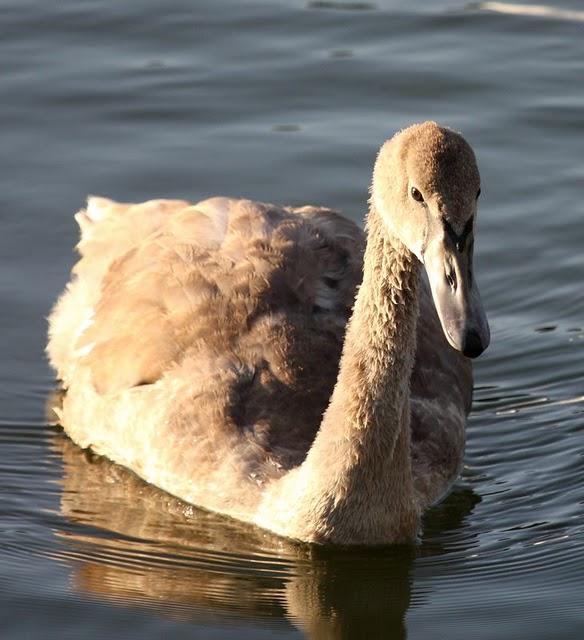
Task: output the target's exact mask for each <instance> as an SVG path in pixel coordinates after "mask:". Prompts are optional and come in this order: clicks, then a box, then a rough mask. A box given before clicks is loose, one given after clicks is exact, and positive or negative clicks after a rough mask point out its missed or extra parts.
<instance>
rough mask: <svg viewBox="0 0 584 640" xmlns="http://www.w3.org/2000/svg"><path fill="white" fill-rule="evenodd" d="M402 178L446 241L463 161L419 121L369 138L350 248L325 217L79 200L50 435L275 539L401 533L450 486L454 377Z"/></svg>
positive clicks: (208, 204) (421, 228)
mask: <svg viewBox="0 0 584 640" xmlns="http://www.w3.org/2000/svg"><path fill="white" fill-rule="evenodd" d="M392 172H393V174H392ZM401 174H403V176H405V178H404V179H405V185H406V186H405V194H406V195H405V198H406V200H404V202H406V204H403V203H401V204H400V202H399V198H398V197H397V196H396V193H397V192H398V191H399V192H400V196H399V197H400V198H401V197H402V195H403V194H401V191H404V188H403V185H402V186H401V187H400V186H396V185H397V182H399V180H398V179H397V178H399V176H400V175H401ZM414 174H415V175H416V180H417V181H418V182H419V184H420V185H421V186H420V189H423V190H424V192H425V193H427V194H428V198H427V199H426V202H427V204H425V205H424V206H425V207H426V212H428V211H431V210H432V207H434V206H435V207H436V211H438V214H439V215H441V216H442V217H443V218H444V219H446V220H447V221H448V222H449V224H450V226H451V227H453V228H454V229H456V231H457V232H459V230H460V229H462V228H463V227H464V225H465V224H466V221H467V219H468V216H469V214H471V215H472V214H473V213H474V196H475V194H476V191H477V188H478V171H477V170H476V165H475V164H474V155H473V154H472V151H471V150H470V147H468V145H467V144H466V142H464V140H463V139H462V138H461V137H460V136H459V135H458V134H455V133H454V132H451V131H449V130H447V129H442V128H440V127H438V126H437V125H436V124H434V123H425V124H424V125H417V126H415V127H412V128H410V129H407V130H405V131H403V132H401V133H400V134H399V135H398V136H396V137H394V138H393V139H392V141H391V142H389V143H387V144H386V145H385V146H384V147H383V148H382V151H381V152H380V155H379V158H378V161H377V163H376V171H375V174H374V182H373V187H372V205H371V209H370V213H369V216H368V240H367V248H366V249H365V235H364V234H363V232H362V231H361V230H360V229H359V228H358V227H357V226H356V225H355V224H353V223H352V222H350V221H349V220H347V219H346V218H344V217H342V216H341V215H340V214H338V213H335V212H333V211H330V210H328V209H322V208H316V207H302V208H286V207H279V206H275V205H268V204H263V203H258V202H252V201H249V200H233V199H228V198H212V199H210V200H206V201H203V202H200V203H198V204H195V205H191V204H189V203H188V202H184V201H168V200H157V201H156V200H155V201H150V202H146V203H143V204H138V205H123V204H118V203H114V202H112V201H110V200H106V199H103V198H90V199H89V201H88V206H87V209H86V210H85V211H81V212H79V213H78V214H77V216H76V218H77V220H78V222H79V224H80V226H81V232H82V235H81V241H80V243H79V245H78V249H79V252H80V254H81V259H80V260H79V262H78V263H77V265H76V266H75V267H74V269H73V278H72V280H71V282H70V283H69V285H68V286H67V289H66V291H65V293H64V294H63V296H62V297H61V298H60V300H59V301H58V303H57V305H56V306H55V309H54V310H53V313H52V315H51V318H50V340H49V345H48V353H49V357H50V360H51V363H52V364H53V366H54V367H55V369H56V371H57V373H58V375H59V377H60V378H61V380H62V381H63V384H64V386H65V388H66V389H67V394H66V396H65V400H64V403H63V407H62V409H61V422H62V424H63V426H64V428H65V430H66V432H67V433H68V434H69V435H70V437H71V438H72V439H73V440H74V441H75V442H76V443H77V444H79V445H80V446H82V447H91V448H92V449H93V450H94V451H96V452H97V453H100V454H103V455H106V456H107V457H109V458H111V459H112V460H114V461H116V462H118V463H120V464H123V465H125V466H127V467H128V468H130V469H132V470H133V471H135V472H136V473H137V474H139V475H141V476H142V477H143V478H145V479H146V480H147V481H149V482H151V483H153V484H155V485H157V486H159V487H161V488H162V489H165V490H166V491H168V492H170V493H172V494H174V495H176V496H178V497H180V498H182V499H184V500H186V501H188V502H191V503H193V504H196V505H200V506H202V507H205V508H207V509H210V510H213V511H217V512H220V513H224V514H227V515H231V516H233V517H236V518H240V519H243V520H247V521H251V522H255V523H256V524H259V525H260V526H263V527H266V528H268V529H271V530H273V531H275V532H277V533H280V534H282V535H285V536H289V537H294V538H298V539H301V540H307V541H313V542H338V543H346V544H351V543H362V544H375V543H384V542H393V541H399V540H404V539H408V538H411V537H412V536H415V535H416V533H417V531H418V528H419V519H420V513H421V510H422V509H423V508H424V507H425V506H427V505H428V504H430V503H431V502H433V501H435V500H436V499H437V498H439V497H440V496H441V495H442V494H443V493H444V492H445V491H446V490H447V489H448V487H449V485H450V484H451V483H452V481H453V480H454V479H455V478H456V476H457V474H458V471H459V468H460V464H461V460H462V453H463V449H464V423H465V416H466V413H467V412H468V410H469V407H470V399H471V393H472V379H471V368H470V364H469V361H468V360H467V359H466V358H464V357H463V356H462V355H460V354H459V353H457V352H456V351H455V350H454V349H452V347H450V346H449V344H448V342H447V340H446V338H445V337H444V334H443V332H442V330H441V328H440V320H439V319H438V316H437V314H436V311H435V309H434V305H433V303H432V296H431V294H430V292H429V289H428V287H427V285H426V284H424V283H423V282H421V283H418V280H419V277H418V272H419V261H418V258H419V257H421V258H422V259H424V247H423V244H424V243H426V244H427V245H428V246H430V247H431V245H430V244H428V243H430V242H431V241H432V238H433V235H432V234H430V232H429V229H430V228H431V221H429V218H428V215H429V214H428V213H426V215H425V216H423V215H422V214H420V212H419V211H418V210H417V209H415V210H414V209H412V212H413V214H412V215H408V214H407V213H408V212H407V211H406V210H407V207H408V206H410V205H411V203H410V202H409V200H408V198H409V190H410V186H409V184H410V183H409V181H408V180H410V178H411V176H412V175H414ZM408 176H409V177H408ZM402 182H403V180H402ZM400 184H401V183H400ZM392 185H393V186H392ZM392 189H393V190H395V193H394V192H393V191H392ZM469 194H472V197H471V196H470V195H469ZM434 202H435V203H436V204H435V205H434V204H432V203H434ZM432 224H433V223H432ZM442 234H443V235H445V234H444V233H443V232H442ZM445 237H446V236H445ZM444 242H446V240H444ZM364 250H365V253H364ZM449 251H450V249H449ZM470 252H471V255H470V259H471V258H472V247H470ZM445 255H446V254H445ZM416 256H418V257H416ZM448 259H450V258H448ZM461 259H462V258H461ZM457 264H458V263H457ZM469 264H470V262H469ZM457 269H458V267H457ZM469 272H470V267H469ZM457 273H459V271H457ZM459 275H460V277H462V276H463V275H464V274H462V272H461V273H460V274H459ZM361 280H363V283H362V285H361V287H360V288H359V289H358V285H359V283H360V282H361ZM431 283H432V280H431ZM437 286H438V285H437ZM440 286H441V285H440ZM475 288H476V287H475ZM460 289H461V290H462V286H461V287H460ZM357 290H358V291H359V293H358V295H357V299H356V301H355V294H356V291H357ZM433 292H434V285H433ZM437 295H439V296H443V295H444V294H443V292H439V293H438V294H436V293H434V297H435V299H436V296H437ZM476 295H477V296H478V293H477V294H476ZM440 304H442V303H440ZM465 304H466V303H465ZM469 304H470V303H469ZM353 305H354V311H353V312H352V308H353ZM467 306H468V305H467ZM418 307H419V319H418ZM351 314H352V319H351V320H350V322H349V323H348V321H349V319H350V318H351ZM347 323H348V324H347ZM448 323H449V321H448V319H447V320H444V319H443V321H442V324H443V326H445V327H447V326H451V325H450V324H448ZM452 326H454V325H452ZM457 326H458V325H457ZM445 331H446V332H447V333H448V335H449V336H450V341H451V342H453V341H455V340H456V338H453V337H452V335H454V333H455V330H454V329H452V328H451V329H448V328H445ZM451 334H452V335H451ZM416 336H417V347H416ZM455 346H456V345H455ZM416 349H417V350H416ZM414 354H415V357H414Z"/></svg>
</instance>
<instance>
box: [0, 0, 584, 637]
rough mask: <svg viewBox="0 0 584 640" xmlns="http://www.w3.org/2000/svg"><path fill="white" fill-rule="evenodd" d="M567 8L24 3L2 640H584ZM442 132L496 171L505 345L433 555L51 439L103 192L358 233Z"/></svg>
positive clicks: (495, 233)
mask: <svg viewBox="0 0 584 640" xmlns="http://www.w3.org/2000/svg"><path fill="white" fill-rule="evenodd" d="M542 7H543V5H540V6H539V7H535V8H534V7H533V6H527V7H526V6H523V9H522V7H521V5H509V4H501V3H486V4H481V3H465V2H462V1H461V0H449V1H446V0H444V1H443V0H438V1H436V2H422V1H419V0H418V1H414V2H412V1H406V0H395V1H391V0H376V1H373V2H367V1H357V2H353V1H349V0H347V1H346V2H345V1H339V2H335V1H327V0H323V1H312V2H306V1H305V0H271V1H268V0H265V1H250V2H247V1H243V0H213V1H211V0H198V1H196V2H194V1H188V0H167V2H164V3H162V2H154V1H153V0H142V2H134V3H129V2H114V1H113V0H75V1H74V0H59V2H49V3H47V2H41V1H40V0H11V1H7V0H1V1H0V30H1V37H0V60H1V61H2V75H1V76H0V84H1V87H2V99H1V100H0V119H1V122H2V125H3V127H2V128H3V135H2V147H1V151H0V154H1V157H2V162H1V167H2V171H1V172H0V201H1V206H0V222H1V230H0V305H1V306H0V628H1V629H2V632H1V633H2V638H3V640H8V639H15V640H16V639H18V640H22V639H24V638H27V639H28V638H31V639H35V640H36V639H39V640H40V639H42V640H45V639H53V638H55V639H57V638H59V639H62V638H75V639H77V638H80V637H83V638H88V639H92V638H95V639H98V638H100V639H101V638H108V637H109V638H128V639H133V638H140V640H144V639H148V638H160V637H162V634H169V636H168V637H172V638H204V639H209V638H210V639H225V638H244V639H245V638H250V639H256V638H259V639H261V638H301V637H303V636H304V635H306V636H308V637H311V638H319V639H320V638H323V639H324V638H357V639H359V638H367V639H369V638H406V637H407V638H409V639H410V640H412V639H435V638H448V639H449V640H453V639H454V640H456V639H459V638H460V639H465V640H466V639H468V638H473V639H489V640H491V639H498V638H500V639H504V640H509V639H519V638H521V639H523V638H525V639H530V640H536V639H556V638H561V639H562V640H569V639H572V638H573V639H580V638H582V637H584V473H583V472H584V397H583V395H582V394H583V393H584V384H583V382H584V363H583V356H584V297H583V296H582V284H581V283H582V280H583V278H584V264H583V259H582V247H583V246H584V224H582V219H583V216H584V204H583V196H584V7H583V6H582V3H581V2H579V1H578V0H561V1H560V0H558V1H557V2H555V1H554V2H550V3H549V4H548V5H546V7H543V8H542ZM428 118H433V119H436V120H438V121H440V122H441V123H443V124H446V125H449V126H452V127H454V128H456V129H459V130H461V131H463V132H464V134H465V135H466V137H467V138H468V140H469V141H470V142H471V144H472V145H473V146H474V148H475V150H476V153H477V156H478V159H479V164H480V167H481V171H482V177H483V196H482V198H481V206H480V208H481V217H480V224H479V231H478V239H477V249H476V251H477V262H478V264H477V273H478V277H479V280H480V284H481V287H482V293H483V299H484V302H485V306H486V308H487V311H488V313H489V317H490V320H491V327H492V334H493V336H492V345H491V347H490V349H489V351H488V352H487V353H486V354H485V356H484V357H482V358H481V359H480V360H479V361H478V362H477V365H476V394H475V403H474V409H473V412H472V415H471V417H470V420H469V425H468V447H467V454H466V465H465V468H464V472H463V475H462V478H461V479H460V481H459V482H458V483H457V484H456V487H455V489H454V491H453V492H452V494H451V495H450V497H449V498H448V499H446V500H445V501H444V502H443V503H442V504H441V505H440V506H438V507H437V508H435V509H434V510H432V511H431V512H430V513H429V514H428V516H427V517H426V519H425V530H424V535H423V538H422V540H421V542H420V544H417V545H412V546H408V547H401V548H400V547H395V548H391V547H389V548H384V549H375V550H353V551H346V550H334V549H332V550H331V549H312V548H307V547H304V546H300V545H294V544H291V543H288V542H285V541H282V540H278V539H277V538H274V537H272V536H270V535H269V534H266V533H263V532H261V531H259V530H255V529H253V528H249V527H246V526H244V525H239V524H237V523H234V522H231V521H226V520H223V519H221V518H219V517H216V516H212V515H209V514H205V513H201V512H199V511H197V510H196V509H194V508H187V507H185V506H184V505H182V504H181V503H179V502H178V501H174V500H173V499H171V498H169V497H168V496H166V495H165V494H163V493H161V492H159V491H156V490H154V489H152V488H150V487H148V486H146V485H145V484H143V483H142V482H140V481H139V480H137V479H136V478H135V477H134V476H132V474H130V473H129V472H127V471H124V470H123V469H121V468H119V467H116V466H114V465H112V464H110V463H108V462H106V461H104V460H101V459H98V458H95V457H92V456H91V455H88V454H86V453H83V452H82V451H80V450H79V449H77V448H76V447H75V446H74V445H72V444H71V443H70V442H69V441H68V440H67V439H66V438H65V437H63V436H62V435H61V434H60V433H59V431H58V430H57V429H55V428H54V427H50V426H47V419H46V417H45V403H46V399H47V395H48V394H49V393H50V391H51V389H52V384H53V383H52V376H51V373H50V371H49V369H48V367H47V364H46V362H45V360H44V355H43V348H44V344H45V332H46V323H45V316H46V315H47V313H48V310H49V308H50V305H51V304H52V302H53V300H54V299H55V297H56V296H57V294H58V293H59V292H60V291H61V289H62V287H63V285H64V283H65V281H66V279H67V274H68V270H69V268H70V266H71V264H72V262H73V260H74V255H73V253H72V247H73V246H74V244H75V242H76V238H77V229H76V225H75V223H74V221H73V219H72V214H73V212H74V211H75V210H76V209H78V208H79V207H80V206H82V204H83V200H84V198H85V196H86V195H87V194H88V193H96V194H100V195H109V196H111V197H114V198H117V199H120V200H129V201H132V200H144V199H148V198H152V197H165V196H175V197H184V198H189V199H194V200H198V199H201V198H204V197H206V196H209V195H212V194H217V193H219V194H225V195H234V196H248V197H252V198H256V199H263V200H268V201H276V202H282V203H287V204H303V203H307V202H308V203H322V204H328V205H333V206H335V207H338V208H341V209H342V210H344V211H345V212H347V213H348V214H350V215H351V216H353V217H354V219H355V220H361V218H362V216H363V213H364V211H365V206H366V205H365V201H366V197H367V186H368V181H369V178H370V171H371V166H372V162H373V158H374V154H375V151H376V148H377V147H378V146H379V144H380V143H381V142H382V141H383V140H384V139H385V138H386V137H388V136H389V135H391V134H392V133H393V132H394V131H396V130H397V129H399V128H401V127H403V126H404V125H406V124H408V123H410V122H413V121H420V120H424V119H428Z"/></svg>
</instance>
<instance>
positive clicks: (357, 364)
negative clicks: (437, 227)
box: [272, 206, 419, 544]
mask: <svg viewBox="0 0 584 640" xmlns="http://www.w3.org/2000/svg"><path fill="white" fill-rule="evenodd" d="M367 232H368V241H367V248H366V251H365V257H364V272H363V282H362V285H361V287H360V289H359V292H358V294H357V298H356V301H355V306H354V311H353V316H352V318H351V320H350V321H349V324H348V327H347V331H346V336H345V344H344V348H343V355H342V357H341V362H340V368H339V374H338V378H337V383H336V386H335V389H334V391H333V394H332V397H331V401H330V404H329V407H328V409H327V410H326V412H325V414H324V416H323V420H322V423H321V426H320V429H319V432H318V434H317V436H316V438H315V441H314V443H313V446H312V447H311V449H310V451H309V453H308V455H307V457H306V459H305V461H304V463H303V464H302V465H301V466H300V467H299V468H297V469H295V470H293V471H291V472H290V473H289V474H288V477H285V478H283V479H282V480H283V483H282V487H281V488H282V489H283V491H282V493H281V494H280V496H279V506H280V507H283V506H284V505H286V507H285V513H286V514H287V517H288V518H289V521H288V523H287V524H286V525H284V523H282V526H281V527H280V529H281V531H282V532H284V533H286V534H287V535H292V536H293V537H299V538H303V539H308V540H313V541H317V542H318V541H330V542H337V543H340V544H351V543H360V544H382V543H388V542H396V541H400V540H406V539H411V538H412V537H413V536H415V535H416V533H417V531H418V527H419V508H418V506H417V503H416V500H415V495H414V489H413V481H412V470H411V454H410V429H409V421H410V406H409V385H410V377H411V372H412V367H413V362H414V353H415V346H416V319H417V312H418V308H417V285H418V277H419V263H418V261H417V258H415V256H413V255H412V253H411V252H410V251H409V250H408V249H407V248H406V247H405V246H404V245H403V244H402V243H401V242H400V241H399V240H398V239H397V238H395V237H392V236H391V235H390V233H389V232H388V230H387V227H386V225H385V224H384V223H383V220H382V219H381V217H380V215H379V214H378V213H377V211H376V210H375V208H374V207H373V206H372V207H371V210H370V212H369V215H368V220H367ZM272 506H273V507H275V508H276V509H277V508H278V506H276V505H272ZM286 528H287V529H288V531H287V532H286V531H285V529H286ZM295 532H297V533H295Z"/></svg>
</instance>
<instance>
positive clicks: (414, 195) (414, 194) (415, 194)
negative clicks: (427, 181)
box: [410, 187, 424, 202]
mask: <svg viewBox="0 0 584 640" xmlns="http://www.w3.org/2000/svg"><path fill="white" fill-rule="evenodd" d="M410 193H411V194H412V198H413V199H414V200H415V201H416V202H424V196H423V195H422V194H421V193H420V192H419V191H418V189H416V187H412V188H411V190H410Z"/></svg>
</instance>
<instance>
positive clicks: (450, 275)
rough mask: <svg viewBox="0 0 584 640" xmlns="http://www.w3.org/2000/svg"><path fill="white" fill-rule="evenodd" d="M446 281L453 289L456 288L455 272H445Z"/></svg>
mask: <svg viewBox="0 0 584 640" xmlns="http://www.w3.org/2000/svg"><path fill="white" fill-rule="evenodd" d="M446 282H447V283H448V286H449V287H450V288H451V289H452V290H453V291H454V290H456V273H454V271H452V272H451V273H447V274H446Z"/></svg>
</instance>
